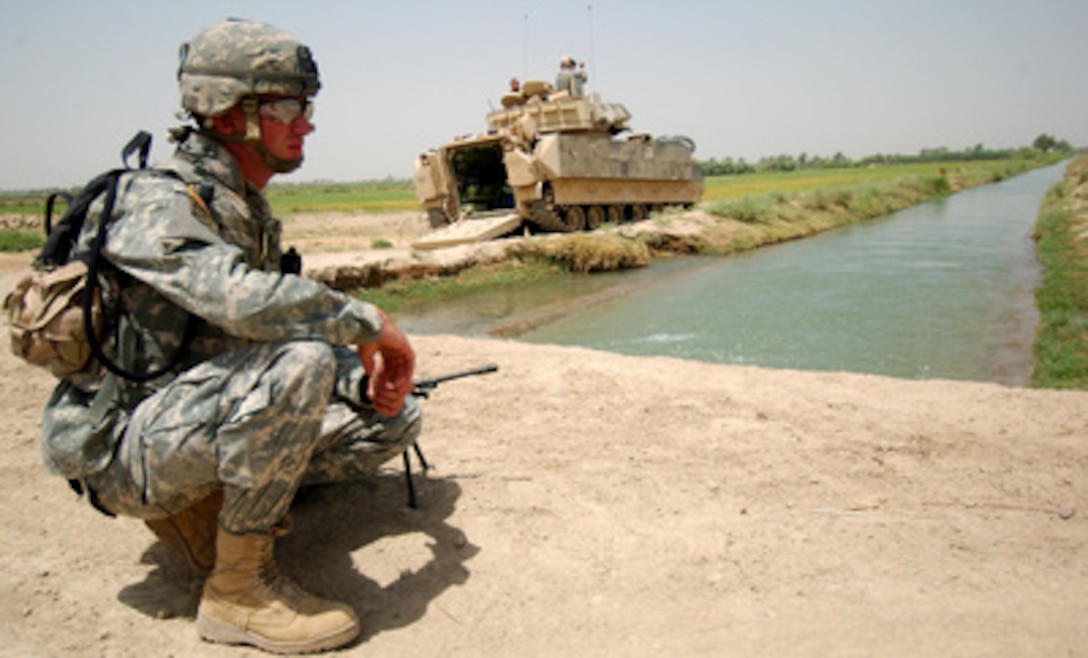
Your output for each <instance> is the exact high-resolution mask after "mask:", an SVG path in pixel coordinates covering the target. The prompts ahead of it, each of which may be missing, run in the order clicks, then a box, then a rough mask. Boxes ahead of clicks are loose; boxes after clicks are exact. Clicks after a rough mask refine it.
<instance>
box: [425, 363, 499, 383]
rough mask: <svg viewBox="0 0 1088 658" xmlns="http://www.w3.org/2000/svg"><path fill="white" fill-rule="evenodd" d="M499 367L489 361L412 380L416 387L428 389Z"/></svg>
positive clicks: (493, 370) (482, 373)
mask: <svg viewBox="0 0 1088 658" xmlns="http://www.w3.org/2000/svg"><path fill="white" fill-rule="evenodd" d="M498 369H499V366H498V364H495V363H489V364H487V365H483V366H478V367H476V368H469V369H468V370H461V371H459V372H454V373H450V374H448V375H439V376H437V377H429V378H427V379H420V380H418V381H416V382H414V384H413V385H414V386H415V387H416V388H422V389H430V388H434V387H435V386H438V385H439V384H441V383H443V382H448V381H450V380H452V379H461V378H462V377H472V376H473V375H485V374H487V373H489V372H495V371H497V370H498Z"/></svg>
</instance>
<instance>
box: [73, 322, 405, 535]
mask: <svg viewBox="0 0 1088 658" xmlns="http://www.w3.org/2000/svg"><path fill="white" fill-rule="evenodd" d="M362 376H363V369H362V366H361V364H360V363H359V358H358V356H357V355H356V353H355V351H354V350H352V349H350V348H342V347H341V348H333V347H330V346H328V345H326V344H324V343H317V342H308V341H297V342H286V343H272V344H268V343H264V344H254V345H250V346H247V347H244V348H241V349H238V350H234V351H231V352H227V353H225V354H221V355H219V356H217V357H215V358H213V359H211V360H209V361H206V362H204V363H201V364H199V365H197V366H195V367H193V368H191V369H190V370H187V371H185V372H183V373H181V374H180V375H179V376H178V377H177V378H176V379H174V380H173V381H172V382H170V383H169V384H167V385H166V386H165V387H164V388H162V389H161V390H159V391H157V392H156V393H155V394H153V395H152V396H150V397H148V398H146V399H145V400H143V401H142V402H140V403H139V404H138V405H137V406H136V407H135V409H133V410H132V413H131V416H130V417H129V419H128V422H127V425H126V427H125V430H124V432H123V434H122V435H121V437H120V440H119V442H118V445H117V448H116V451H115V453H114V454H115V456H114V459H113V461H112V462H111V463H110V465H109V466H108V467H107V468H106V469H105V470H104V471H101V472H99V473H96V474H94V475H93V476H90V477H88V478H87V481H86V482H87V484H88V485H89V486H90V487H91V488H92V489H94V491H95V493H96V494H97V496H98V499H99V501H100V502H101V503H102V505H104V506H105V507H106V508H107V509H109V510H110V511H112V512H114V513H117V514H122V515H126V516H135V517H138V518H144V519H155V518H161V517H165V516H169V515H171V514H174V513H176V512H179V511H181V510H183V509H186V508H187V507H189V506H191V505H193V504H194V503H196V502H198V501H200V500H201V499H202V498H204V497H205V496H207V495H209V494H210V493H211V492H212V491H214V490H215V489H217V488H219V487H222V488H223V507H222V511H221V512H220V515H219V519H220V523H221V524H222V525H223V526H224V527H225V528H227V529H228V530H230V531H231V532H234V533H251V532H265V531H267V530H268V529H270V528H271V527H272V526H274V525H275V524H276V523H277V522H278V521H280V520H281V519H282V518H283V517H284V515H285V514H286V513H287V510H288V508H289V507H290V505H291V501H292V500H293V499H294V496H295V492H296V491H297V489H298V487H299V486H302V485H309V484H319V483H329V482H341V481H347V480H354V479H359V478H362V477H365V476H367V475H371V474H373V473H374V472H375V471H376V470H377V469H378V467H379V466H380V465H381V464H382V463H383V462H385V461H387V460H389V459H392V458H394V457H397V456H399V455H400V454H401V453H403V452H404V450H406V449H407V448H409V447H410V446H411V445H412V442H413V441H415V439H416V437H417V436H418V435H419V432H420V429H421V426H422V422H421V421H422V419H421V413H420V409H419V406H418V404H417V403H416V401H415V399H414V398H413V397H411V396H409V397H408V398H407V399H406V400H405V404H404V408H403V409H402V410H401V412H400V414H398V415H397V416H396V417H394V418H387V417H385V416H382V415H380V414H378V413H377V412H375V411H373V410H372V409H371V408H370V407H369V406H368V405H366V404H364V403H362V401H361V400H360V391H359V387H360V381H361V379H362Z"/></svg>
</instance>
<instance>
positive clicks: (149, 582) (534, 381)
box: [0, 257, 1088, 657]
mask: <svg viewBox="0 0 1088 658" xmlns="http://www.w3.org/2000/svg"><path fill="white" fill-rule="evenodd" d="M22 262H25V259H22V258H21V257H4V258H0V270H2V271H0V283H2V284H3V288H4V289H5V290H6V289H8V288H9V287H10V284H11V278H12V274H11V273H12V271H13V270H12V267H13V266H15V265H19V264H21V263H22ZM414 343H415V345H416V347H417V350H418V353H419V374H420V376H429V375H435V374H440V373H443V372H449V371H453V370H458V369H462V368H466V367H470V366H473V365H478V364H482V363H485V362H495V363H497V364H498V365H499V367H500V370H499V372H498V373H496V374H491V375H487V376H482V377H477V378H473V379H466V380H461V381H456V382H450V383H447V384H444V385H443V386H442V387H441V388H439V389H438V390H437V391H436V392H435V393H434V394H433V395H432V397H431V398H430V399H429V400H425V401H424V402H423V405H424V407H425V411H426V429H425V431H424V435H423V438H422V441H421V443H422V447H423V449H424V450H425V452H426V455H427V457H428V459H429V460H430V461H431V462H433V463H434V465H435V466H436V468H435V469H434V470H432V471H431V472H430V473H429V475H428V476H427V477H426V478H425V479H424V478H420V479H418V481H417V483H418V488H419V493H420V507H419V509H418V510H411V509H409V508H408V507H407V506H406V496H407V493H406V489H405V484H404V480H403V472H402V470H401V467H400V464H399V463H393V464H390V468H389V470H388V472H387V473H384V474H382V475H381V476H380V477H378V478H376V479H375V480H374V481H372V482H367V483H359V484H354V485H341V486H336V487H330V488H325V489H319V490H315V491H311V492H307V493H306V494H305V495H303V496H301V497H300V499H299V501H298V503H297V504H296V506H295V510H294V513H295V532H294V533H293V534H292V535H290V536H288V537H287V538H285V539H284V540H282V541H281V543H280V544H279V545H278V547H277V554H278V558H279V561H280V563H281V566H282V568H283V570H284V571H286V572H287V573H289V574H291V575H293V576H295V577H296V578H297V579H298V580H299V581H301V582H302V583H303V584H304V585H305V586H307V587H309V588H310V589H312V590H314V591H315V592H317V593H320V594H323V595H327V596H331V597H337V598H341V599H343V600H345V601H348V602H350V603H351V604H352V605H353V606H355V608H356V609H357V610H358V611H359V612H360V614H361V616H362V619H363V635H362V637H361V638H360V640H359V641H358V642H357V643H356V644H354V645H352V646H351V647H349V648H347V649H346V650H344V651H343V652H342V655H352V656H354V655H358V656H362V655H366V656H417V655H423V656H557V655H575V656H723V655H726V656H794V655H796V656H831V655H834V656H854V655H865V656H871V655H879V656H923V655H940V656H1075V655H1085V654H1088V648H1086V647H1088V546H1086V542H1088V393H1084V392H1057V391H1038V390H1027V389H1016V388H1007V387H1002V386H998V385H993V384H981V383H962V382H947V381H929V382H915V381H903V380H895V379H889V378H881V377H872V376H861V375H852V374H843V373H808V372H792V371H778V370H769V369H760V368H752V367H739V366H722V365H707V364H700V363H693V362H685V361H679V360H672V359H663V358H632V357H625V356H618V355H611V354H605V353H599V352H592V351H587V350H581V349H573V348H559V347H551V346H532V345H522V344H518V343H516V342H508V341H499V340H469V339H464V338H459V337H454V336H418V337H414ZM51 386H52V380H51V378H50V377H49V376H48V375H47V374H45V373H44V372H39V371H34V370H31V369H30V368H29V367H26V366H24V365H22V364H21V363H19V362H17V361H16V360H15V359H14V358H13V357H12V356H10V354H9V353H8V352H7V350H0V400H2V402H0V404H2V405H3V412H4V416H5V417H6V418H7V420H6V421H5V429H4V430H3V431H0V442H2V443H0V447H2V450H3V454H4V455H5V458H4V460H3V462H2V466H0V468H2V472H0V500H2V506H0V514H2V518H0V523H2V524H3V527H4V528H5V530H4V532H3V533H2V534H0V546H2V554H3V557H4V559H3V561H2V566H0V590H2V591H4V592H5V593H6V595H5V596H4V597H2V599H0V655H4V656H20V657H21V656H133V657H136V656H139V657H143V656H244V655H249V656H255V655H264V654H261V653H260V652H258V651H256V650H253V649H247V648H231V647H223V646H216V645H209V644H205V643H203V642H202V641H201V640H200V639H199V638H198V637H197V634H196V631H195V629H194V625H193V621H192V615H193V611H194V607H195V599H194V598H193V596H192V592H193V591H194V590H193V584H192V583H190V582H188V581H187V579H186V572H185V570H184V568H183V567H182V565H181V564H180V562H179V561H178V560H176V559H175V557H174V555H173V554H172V553H171V552H170V550H169V549H168V548H167V547H166V546H165V545H163V544H161V543H159V542H157V541H155V540H154V538H153V537H152V535H151V534H150V533H149V532H148V531H147V530H146V529H145V528H144V526H143V524H142V523H140V522H138V521H135V520H131V519H112V520H111V519H107V518H105V517H103V516H101V515H99V514H98V513H97V512H95V511H94V510H93V509H91V508H90V507H89V506H88V505H86V504H84V503H82V502H80V501H79V500H77V499H76V498H75V496H74V494H72V493H71V492H70V491H69V490H68V488H67V486H66V485H65V483H64V482H63V481H61V480H60V479H57V478H53V477H50V476H48V475H46V474H45V473H44V471H43V469H42V467H41V465H40V458H39V454H38V447H37V441H38V414H39V410H40V407H41V405H42V403H43V402H44V400H45V399H46V397H47V396H48V393H49V390H50V388H51Z"/></svg>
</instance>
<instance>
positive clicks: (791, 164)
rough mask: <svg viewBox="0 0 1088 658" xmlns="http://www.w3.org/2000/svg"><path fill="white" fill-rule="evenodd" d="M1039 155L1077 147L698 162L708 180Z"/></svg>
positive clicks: (1042, 142)
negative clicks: (766, 173) (759, 173)
mask: <svg viewBox="0 0 1088 658" xmlns="http://www.w3.org/2000/svg"><path fill="white" fill-rule="evenodd" d="M1038 153H1070V154H1071V153H1073V147H1072V146H1071V145H1070V144H1069V142H1067V141H1065V140H1064V139H1057V138H1055V137H1054V136H1053V135H1047V134H1046V133H1043V134H1041V135H1039V136H1038V137H1036V138H1035V141H1034V142H1032V145H1031V146H1022V147H1020V148H1011V149H988V148H986V147H984V146H983V145H982V144H977V145H975V146H974V147H972V148H967V149H963V150H961V151H954V150H952V149H949V148H944V147H940V148H925V149H922V150H921V151H919V152H918V154H917V155H889V154H881V153H877V154H876V155H870V156H866V157H864V158H861V159H858V160H851V159H850V158H848V157H846V156H845V155H843V154H842V153H841V152H839V153H836V154H835V155H833V156H831V157H830V158H825V157H821V156H818V155H809V154H807V153H801V154H800V155H797V156H793V155H774V156H768V157H764V158H760V159H759V161H758V162H754V163H752V162H747V161H745V159H744V158H738V159H736V160H734V159H733V158H725V159H723V160H717V159H715V158H711V159H709V160H700V161H698V165H699V168H700V169H701V170H702V172H703V175H704V176H728V175H733V174H751V173H758V172H771V171H795V170H798V169H844V168H848V167H867V166H869V165H876V164H906V163H918V162H952V161H956V160H1008V159H1012V158H1030V157H1032V156H1033V155H1036V154H1038Z"/></svg>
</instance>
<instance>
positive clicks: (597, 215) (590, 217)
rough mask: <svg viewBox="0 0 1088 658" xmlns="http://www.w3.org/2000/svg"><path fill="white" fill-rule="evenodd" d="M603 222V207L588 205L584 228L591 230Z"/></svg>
mask: <svg viewBox="0 0 1088 658" xmlns="http://www.w3.org/2000/svg"><path fill="white" fill-rule="evenodd" d="M603 223H604V208H602V207H600V206H590V207H589V210H587V211H586V228H587V229H589V230H590V231H592V230H593V229H596V228H600V226H601V224H603Z"/></svg>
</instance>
